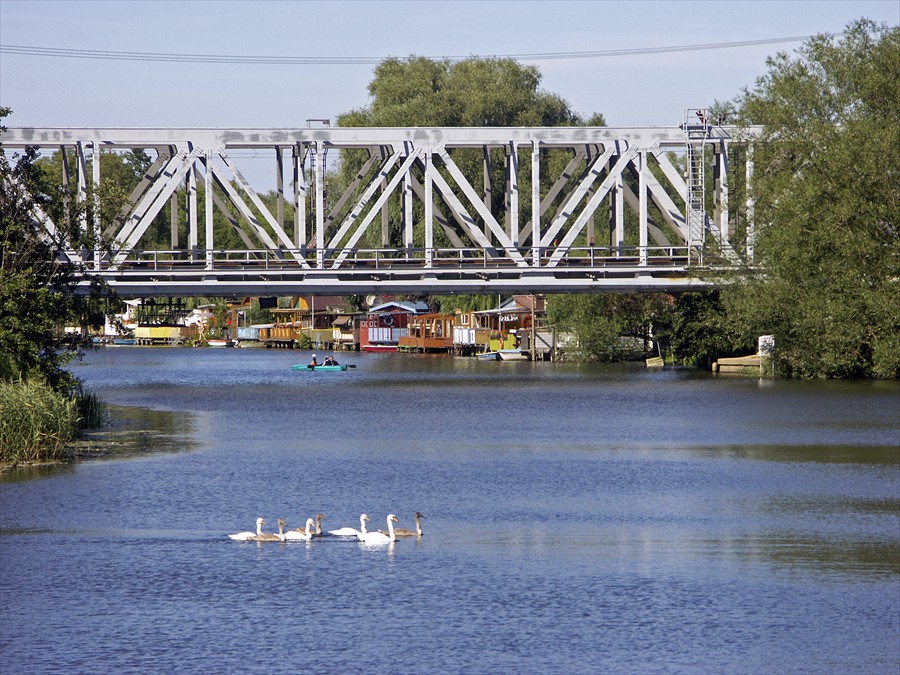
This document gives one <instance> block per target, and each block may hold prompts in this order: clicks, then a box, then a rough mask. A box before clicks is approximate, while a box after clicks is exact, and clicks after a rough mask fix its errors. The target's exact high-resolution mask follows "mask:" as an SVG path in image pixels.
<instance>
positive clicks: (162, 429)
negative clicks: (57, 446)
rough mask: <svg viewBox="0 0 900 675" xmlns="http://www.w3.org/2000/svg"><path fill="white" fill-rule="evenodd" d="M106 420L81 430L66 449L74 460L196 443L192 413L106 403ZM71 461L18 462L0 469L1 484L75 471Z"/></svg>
mask: <svg viewBox="0 0 900 675" xmlns="http://www.w3.org/2000/svg"><path fill="white" fill-rule="evenodd" d="M107 408H108V418H109V419H108V422H107V423H106V424H105V425H104V426H103V427H102V428H100V429H91V430H86V431H83V432H82V434H81V437H80V438H79V439H78V440H76V441H74V442H73V443H72V444H70V445H69V446H68V447H67V448H66V451H67V453H68V454H69V455H70V456H71V457H72V458H73V459H75V460H77V461H80V462H83V461H86V460H89V459H107V460H110V459H129V458H131V459H133V458H136V457H141V456H146V455H148V454H150V453H167V452H184V451H188V450H191V449H193V448H195V447H196V446H197V443H196V441H194V440H193V438H192V437H191V433H192V421H193V416H192V415H191V414H190V413H177V412H170V411H165V410H151V409H148V408H135V407H129V406H117V405H107ZM74 468H75V467H74V465H73V464H72V463H70V462H62V463H52V464H17V465H16V466H13V467H8V468H7V469H6V470H5V471H2V472H0V483H14V482H18V481H23V480H30V479H32V478H50V477H53V476H58V475H62V474H66V473H70V472H71V471H73V470H74Z"/></svg>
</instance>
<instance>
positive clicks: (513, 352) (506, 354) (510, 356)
mask: <svg viewBox="0 0 900 675" xmlns="http://www.w3.org/2000/svg"><path fill="white" fill-rule="evenodd" d="M497 353H498V354H499V355H500V360H501V361H527V360H528V357H529V353H528V352H523V351H522V350H521V349H501V350H500V351H498V352H497Z"/></svg>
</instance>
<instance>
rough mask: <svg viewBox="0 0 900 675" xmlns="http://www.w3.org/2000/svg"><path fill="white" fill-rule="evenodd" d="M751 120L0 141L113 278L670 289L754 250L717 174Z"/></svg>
mask: <svg viewBox="0 0 900 675" xmlns="http://www.w3.org/2000/svg"><path fill="white" fill-rule="evenodd" d="M758 132H759V130H758V129H754V128H750V129H741V130H738V129H737V128H735V127H732V126H727V125H725V124H719V123H717V121H714V120H711V119H710V118H709V113H708V111H707V110H704V109H689V110H686V111H685V115H684V120H683V121H682V123H681V124H680V125H678V126H674V127H649V128H610V127H553V128H547V127H541V128H525V127H514V128H494V127H487V128H330V127H324V126H323V127H317V128H313V127H306V128H296V129H162V128H156V129H150V128H144V129H84V128H82V129H75V128H52V129H51V128H9V129H7V130H6V131H4V132H2V133H0V149H2V150H3V151H4V152H6V154H7V156H11V155H12V154H13V153H15V152H16V151H17V150H21V149H23V148H25V147H35V148H37V149H38V151H39V153H40V154H41V156H42V157H48V158H52V159H53V160H54V161H55V162H57V163H58V164H59V166H60V171H61V175H60V181H61V183H62V185H63V186H64V187H65V188H66V189H68V190H69V191H70V193H72V194H74V196H75V199H76V200H77V202H79V203H81V204H82V205H83V206H84V207H85V208H79V209H76V210H74V211H75V212H76V213H77V214H78V215H77V216H75V217H77V218H79V219H80V220H79V226H80V227H82V228H83V229H84V231H86V232H88V233H90V234H92V235H93V236H94V238H95V240H100V239H101V235H102V238H103V239H104V240H106V241H110V242H112V246H111V247H104V248H103V249H100V248H97V249H95V250H87V249H79V250H75V249H73V248H71V247H66V246H65V244H64V245H63V248H64V251H63V252H62V253H61V258H62V262H64V263H67V264H73V265H79V266H81V267H82V268H83V269H84V270H86V272H87V274H88V275H97V276H101V277H103V278H104V279H106V280H107V281H108V282H109V284H110V285H111V286H112V287H113V288H114V289H115V290H116V291H117V292H118V293H119V294H120V295H121V296H122V297H125V298H129V297H146V296H157V297H158V296H171V297H187V296H213V297H215V296H230V295H297V294H329V295H335V294H337V295H354V294H364V293H373V292H379V293H422V294H449V293H476V294H477V293H492V294H498V293H501V294H505V293H579V292H602V291H679V290H692V289H700V288H706V287H709V286H710V285H712V284H714V283H715V281H714V279H715V271H716V270H717V269H719V268H721V267H734V266H737V265H739V264H743V263H747V262H750V261H752V256H753V237H754V227H753V218H752V215H753V205H752V203H750V202H749V201H747V199H746V197H742V198H741V203H740V204H738V205H737V207H735V206H731V208H730V207H729V201H730V200H729V191H730V190H731V191H734V190H735V189H734V188H733V187H732V186H733V185H741V186H743V187H744V188H745V187H746V185H748V184H749V183H750V181H751V180H752V173H753V161H752V141H753V139H754V138H755V137H756V136H757V135H758ZM126 153H132V155H131V156H132V157H134V156H138V157H141V158H143V161H144V165H145V166H144V167H143V176H142V177H140V178H139V180H137V181H136V185H134V186H133V189H132V190H131V193H130V195H128V197H127V198H126V199H121V202H122V203H121V205H118V204H117V205H116V211H117V212H116V213H115V214H114V215H113V216H109V215H106V216H104V213H105V210H104V208H101V205H100V204H99V200H100V199H101V195H102V194H103V189H102V188H103V185H104V180H105V175H104V170H105V167H107V166H108V165H109V161H108V160H107V161H104V156H106V155H107V154H118V155H120V157H121V156H124V155H125V154H126ZM134 153H137V154H136V155H135V154H134ZM741 194H746V192H745V189H742V190H741ZM731 201H735V200H731ZM107 210H108V209H107ZM33 217H34V218H35V219H36V221H37V222H39V223H40V224H41V228H42V232H43V233H44V235H45V236H46V237H58V236H59V235H60V233H61V232H62V231H63V230H64V228H61V227H60V226H59V223H56V222H54V220H53V219H52V218H51V217H50V216H49V215H48V214H47V213H44V212H42V211H40V210H38V209H36V210H35V212H34V214H33Z"/></svg>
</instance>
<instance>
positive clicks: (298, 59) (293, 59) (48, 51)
mask: <svg viewBox="0 0 900 675" xmlns="http://www.w3.org/2000/svg"><path fill="white" fill-rule="evenodd" d="M829 35H831V36H835V35H839V33H830V34H829ZM811 37H813V36H811V35H799V36H793V37H778V38H766V39H763V40H739V41H736V42H708V43H704V44H695V45H674V46H668V47H636V48H630V49H603V50H596V51H581V52H539V53H527V54H490V55H481V56H479V55H474V54H473V55H468V56H440V57H427V58H430V59H434V60H439V61H451V62H459V61H466V60H469V59H479V58H494V59H515V60H517V61H557V60H563V59H600V58H610V57H617V56H641V55H646V54H673V53H676V52H697V51H707V50H712V49H736V48H740V47H757V46H760V45H774V44H782V43H787V42H802V41H804V40H808V39H809V38H811ZM0 53H4V54H18V55H20V56H44V57H51V58H59V59H98V60H102V61H154V62H172V63H227V64H247V65H270V66H272V65H281V66H313V65H332V66H334V65H375V64H378V63H381V62H382V61H384V60H385V59H387V58H397V60H398V61H408V60H410V59H409V57H388V56H250V55H238V54H177V53H162V52H132V51H106V50H100V49H66V48H62V47H36V46H29V45H0Z"/></svg>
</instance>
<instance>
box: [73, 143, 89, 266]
mask: <svg viewBox="0 0 900 675" xmlns="http://www.w3.org/2000/svg"><path fill="white" fill-rule="evenodd" d="M84 146H85V143H84V142H83V141H78V143H77V145H76V146H75V151H76V152H77V153H78V157H77V159H76V161H77V163H78V178H77V182H76V185H77V190H78V191H77V192H76V193H75V203H76V204H77V205H78V231H79V233H83V232H85V231H87V209H86V207H85V205H86V204H87V158H86V157H85V153H84ZM81 257H82V259H84V258H86V257H87V251H86V250H84V249H83V248H82V251H81Z"/></svg>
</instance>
